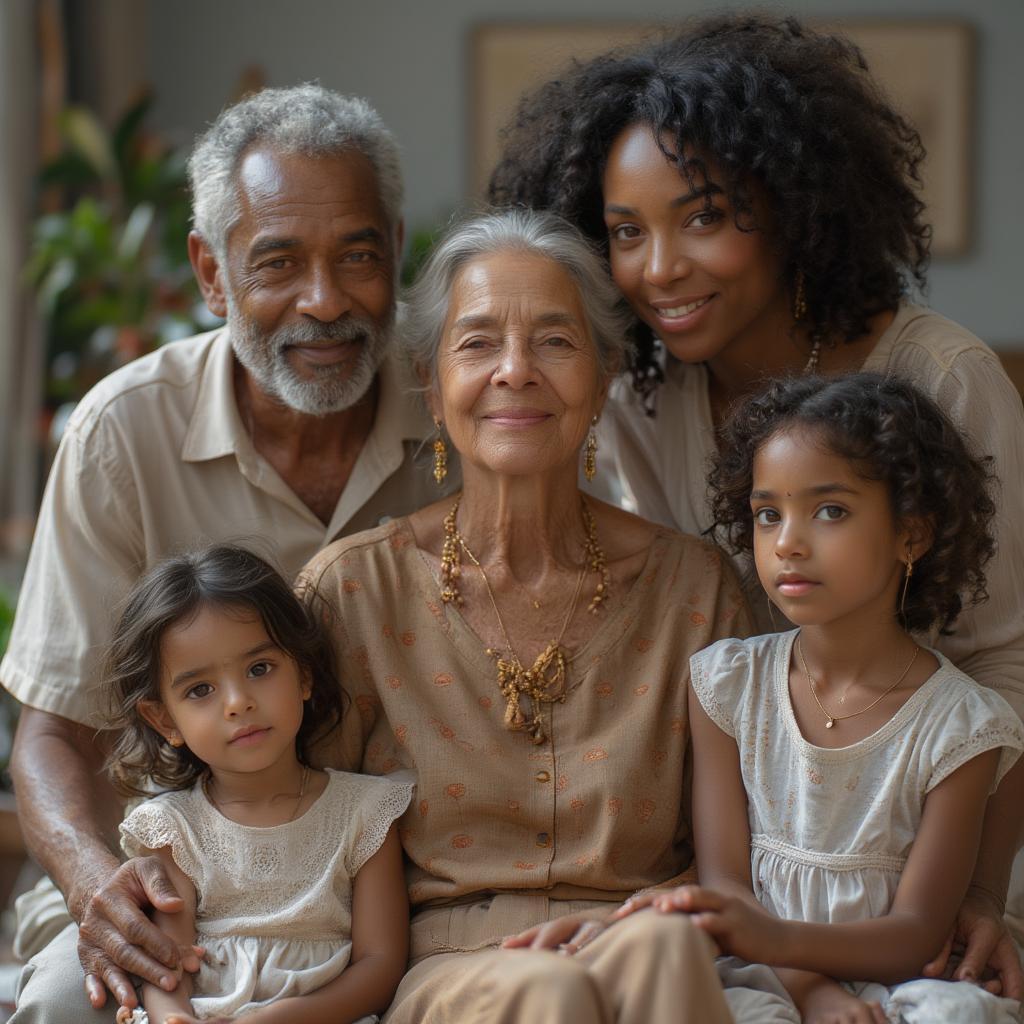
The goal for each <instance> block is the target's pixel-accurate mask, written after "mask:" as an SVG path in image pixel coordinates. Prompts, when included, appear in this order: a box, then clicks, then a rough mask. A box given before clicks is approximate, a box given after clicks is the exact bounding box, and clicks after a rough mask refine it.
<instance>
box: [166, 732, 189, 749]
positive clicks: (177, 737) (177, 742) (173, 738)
mask: <svg viewBox="0 0 1024 1024" xmlns="http://www.w3.org/2000/svg"><path fill="white" fill-rule="evenodd" d="M167 742H168V743H170V745H171V746H172V747H181V746H184V743H185V741H184V740H183V739H182V738H181V733H179V732H172V733H171V734H170V736H168V737H167Z"/></svg>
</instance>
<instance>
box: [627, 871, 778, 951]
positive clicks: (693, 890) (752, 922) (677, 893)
mask: <svg viewBox="0 0 1024 1024" xmlns="http://www.w3.org/2000/svg"><path fill="white" fill-rule="evenodd" d="M649 902H650V905H651V906H652V907H653V908H654V909H655V910H658V911H661V912H662V913H672V912H681V913H684V914H689V915H690V920H691V921H692V922H693V923H694V924H695V925H696V926H697V927H698V928H700V929H701V931H703V932H706V933H707V934H708V935H710V936H711V937H712V938H713V939H714V940H715V942H716V943H717V944H718V947H719V948H720V949H721V950H722V952H723V953H731V954H732V955H734V956H739V957H742V958H743V959H744V960H748V961H750V962H751V963H762V964H771V963H776V964H777V963H779V962H780V956H779V954H780V951H781V950H782V947H783V944H784V941H785V939H786V927H785V925H786V923H785V921H780V920H779V918H777V917H775V916H773V915H772V914H769V913H768V911H766V910H763V909H762V908H761V907H759V906H757V905H756V904H754V903H752V902H751V901H750V900H745V899H742V898H741V897H738V896H725V895H723V894H722V893H718V892H714V891H713V890H711V889H703V888H701V887H700V886H698V885H681V886H680V887H679V888H678V889H673V890H671V891H670V892H660V893H656V894H654V896H653V898H652V899H651V900H650V901H649ZM634 909H636V907H631V908H630V910H634ZM627 912H628V911H627ZM618 916H622V911H621V910H620V911H619V912H618ZM782 962H783V963H784V962H785V961H784V960H782Z"/></svg>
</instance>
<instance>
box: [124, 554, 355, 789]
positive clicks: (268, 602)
mask: <svg viewBox="0 0 1024 1024" xmlns="http://www.w3.org/2000/svg"><path fill="white" fill-rule="evenodd" d="M207 605H211V606H214V607H227V608H235V609H239V610H242V611H245V610H249V609H251V610H252V611H255V612H256V613H257V614H258V615H259V617H260V619H261V620H262V622H263V626H264V628H265V629H266V631H267V635H268V636H269V637H270V639H271V640H273V641H274V643H275V644H277V646H278V647H279V648H280V649H281V650H282V651H284V653H285V654H287V655H288V656H289V657H290V658H292V659H293V660H294V661H295V663H296V664H297V665H298V667H299V669H300V671H302V672H303V673H304V674H306V675H308V677H309V679H310V683H311V687H312V693H311V695H310V697H309V700H307V701H306V703H305V706H304V709H303V715H302V724H301V725H300V727H299V732H298V735H297V736H296V738H295V747H296V753H297V755H298V758H299V760H300V761H302V762H303V763H307V762H308V755H309V748H310V746H311V745H312V743H313V741H314V740H315V739H316V738H317V737H319V736H321V735H323V734H324V733H326V732H328V731H330V729H332V728H333V727H334V726H335V725H336V724H337V723H338V722H339V721H340V719H341V714H342V695H341V687H340V686H339V685H338V681H337V678H336V675H335V672H334V660H333V656H332V652H331V647H330V644H329V642H328V639H327V637H326V635H325V633H324V631H323V630H322V628H321V627H320V624H319V622H318V621H317V620H316V619H314V618H313V616H312V615H310V613H309V612H308V611H307V610H306V608H305V607H303V605H302V603H301V602H300V601H299V599H298V598H297V597H296V596H295V594H294V593H293V592H292V589H291V587H289V585H288V583H287V582H286V581H285V580H284V578H283V577H282V576H281V574H280V573H278V572H277V571H276V570H275V569H274V568H273V567H272V566H270V565H269V564H268V563H267V562H265V561H264V560H263V559H262V558H260V557H259V556H258V555H254V554H253V553H252V552H251V551H246V550H245V549H244V548H240V547H236V546H234V545H230V544H217V545H214V546H212V547H208V548H204V549H203V550H201V551H195V552H192V553H189V554H183V555H178V556H176V557H174V558H169V559H167V560H166V561H164V562H161V563H160V564H159V565H157V566H156V567H154V568H153V569H152V570H151V571H150V572H149V573H147V574H146V576H144V577H143V578H142V580H140V581H139V583H138V584H137V585H136V587H135V589H134V590H133V591H132V593H131V595H130V596H129V597H128V600H127V602H126V605H125V608H124V611H123V613H122V615H121V618H120V621H119V622H118V624H117V627H116V629H115V630H114V639H113V642H112V643H111V645H110V651H109V653H108V656H107V664H106V679H107V683H108V685H109V688H110V712H109V718H108V721H107V723H106V725H107V726H108V727H109V728H111V729H119V730H121V732H120V735H119V737H118V739H117V741H116V743H115V745H114V747H113V750H112V751H111V753H110V756H109V757H108V759H107V764H106V767H107V770H108V772H109V773H110V776H111V778H112V780H113V782H114V784H115V785H116V786H117V788H118V789H120V790H121V791H122V792H125V793H131V794H141V795H144V796H149V795H151V790H150V789H148V788H147V786H146V783H147V781H148V780H150V779H152V780H153V781H154V782H156V783H157V784H159V785H161V786H164V787H166V788H169V789H185V788H187V787H188V786H191V785H192V784H193V783H194V782H195V781H196V780H197V779H198V778H200V777H201V776H202V775H203V773H204V772H206V771H207V766H206V764H205V763H204V762H203V761H201V760H200V759H199V758H198V757H196V756H195V754H193V753H192V751H191V750H189V749H188V747H187V746H181V747H172V746H171V745H170V744H169V743H167V742H166V741H165V740H164V739H163V737H162V736H160V734H159V733H157V732H156V731H155V730H154V729H152V728H151V727H150V726H149V725H147V724H146V722H145V721H143V719H142V717H141V716H140V715H139V712H138V709H137V706H138V703H139V701H140V700H160V644H161V640H162V638H163V636H164V633H165V632H166V631H167V629H168V628H170V627H171V626H173V625H175V624H176V623H181V622H187V621H190V620H191V619H192V618H193V617H194V616H195V615H197V614H198V613H199V611H200V610H201V609H202V608H203V607H204V606H207Z"/></svg>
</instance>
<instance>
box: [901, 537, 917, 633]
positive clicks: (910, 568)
mask: <svg viewBox="0 0 1024 1024" xmlns="http://www.w3.org/2000/svg"><path fill="white" fill-rule="evenodd" d="M913 575H914V559H913V558H911V557H910V549H909V548H908V549H907V568H906V570H905V571H904V573H903V592H902V593H901V594H900V618H901V619H903V620H904V621H906V617H907V616H906V613H905V612H904V607H905V605H906V603H907V588H908V587H909V586H910V577H911V576H913Z"/></svg>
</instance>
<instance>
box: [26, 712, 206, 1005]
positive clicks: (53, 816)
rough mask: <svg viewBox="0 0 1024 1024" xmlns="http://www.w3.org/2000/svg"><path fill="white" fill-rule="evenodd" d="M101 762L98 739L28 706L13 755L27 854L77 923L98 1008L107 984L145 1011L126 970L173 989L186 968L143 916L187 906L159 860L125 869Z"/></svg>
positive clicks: (113, 799)
mask: <svg viewBox="0 0 1024 1024" xmlns="http://www.w3.org/2000/svg"><path fill="white" fill-rule="evenodd" d="M103 759H104V749H103V743H102V739H101V736H100V734H99V733H97V732H95V731H94V730H92V729H88V728H86V727H85V726H82V725H79V724H77V723H75V722H72V721H70V720H69V719H67V718H62V717H60V716H59V715H53V714H50V713H48V712H45V711H38V710H36V709H34V708H29V707H24V708H23V709H22V712H21V717H20V720H19V722H18V730H17V734H16V736H15V742H14V750H13V752H12V754H11V777H12V778H13V780H14V786H15V792H16V794H17V798H18V818H19V821H20V823H21V827H22V830H23V832H24V834H25V841H26V843H27V845H28V848H29V851H30V852H31V854H32V856H33V857H34V858H35V859H36V860H37V861H38V862H39V863H40V864H41V865H42V867H43V868H44V870H45V871H47V873H48V874H49V875H50V877H51V878H53V880H54V881H55V882H56V884H57V886H58V887H59V888H60V890H61V892H63V893H64V897H65V899H66V900H67V903H68V909H69V910H70V912H71V916H72V917H73V918H74V919H75V920H76V921H77V922H78V925H79V945H78V952H79V957H80V958H81V961H82V966H83V968H84V970H85V972H86V975H87V977H86V990H87V992H88V994H89V999H90V1002H91V1003H92V1004H93V1006H95V1007H97V1008H98V1007H101V1006H103V1004H104V1003H105V1002H106V989H105V987H104V986H106V987H109V988H110V990H111V991H112V992H113V993H114V996H115V997H116V999H117V1001H118V1002H119V1003H120V1004H121V1005H122V1006H135V1005H137V999H136V996H135V989H134V987H133V986H132V983H131V980H130V979H129V977H128V973H132V974H137V975H140V976H141V977H143V978H145V979H146V980H148V981H150V982H152V983H153V984H157V985H160V986H161V987H162V988H166V989H168V990H170V989H173V988H174V986H175V984H176V983H177V977H176V971H178V969H179V967H180V966H182V964H181V957H180V956H179V953H178V947H177V945H176V944H175V943H174V942H172V941H171V940H170V939H169V938H168V937H167V936H166V935H164V933H163V932H162V931H160V929H159V928H157V927H155V926H154V925H153V924H151V923H150V921H149V919H148V918H147V917H146V915H145V913H144V912H143V910H144V909H145V908H147V907H155V908H157V909H158V910H161V911H163V912H165V913H174V912H176V911H178V910H180V909H181V907H182V901H181V899H180V897H179V896H178V895H177V893H175V891H174V888H173V886H172V885H171V883H170V881H169V880H168V878H167V875H166V873H165V871H164V869H163V867H162V865H161V863H160V861H159V860H158V859H157V858H155V857H142V858H135V859H133V860H130V861H128V862H127V863H125V864H121V862H120V859H119V858H118V856H117V853H116V850H117V842H116V839H115V837H116V835H117V825H118V823H119V822H120V820H121V811H122V805H121V801H120V799H119V798H118V797H117V795H116V794H115V793H114V790H113V789H112V788H111V786H110V785H109V783H108V782H107V781H106V777H105V775H104V773H103V771H102V765H103ZM184 966H186V967H192V968H194V967H197V966H198V962H196V963H195V964H185V965H184Z"/></svg>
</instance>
